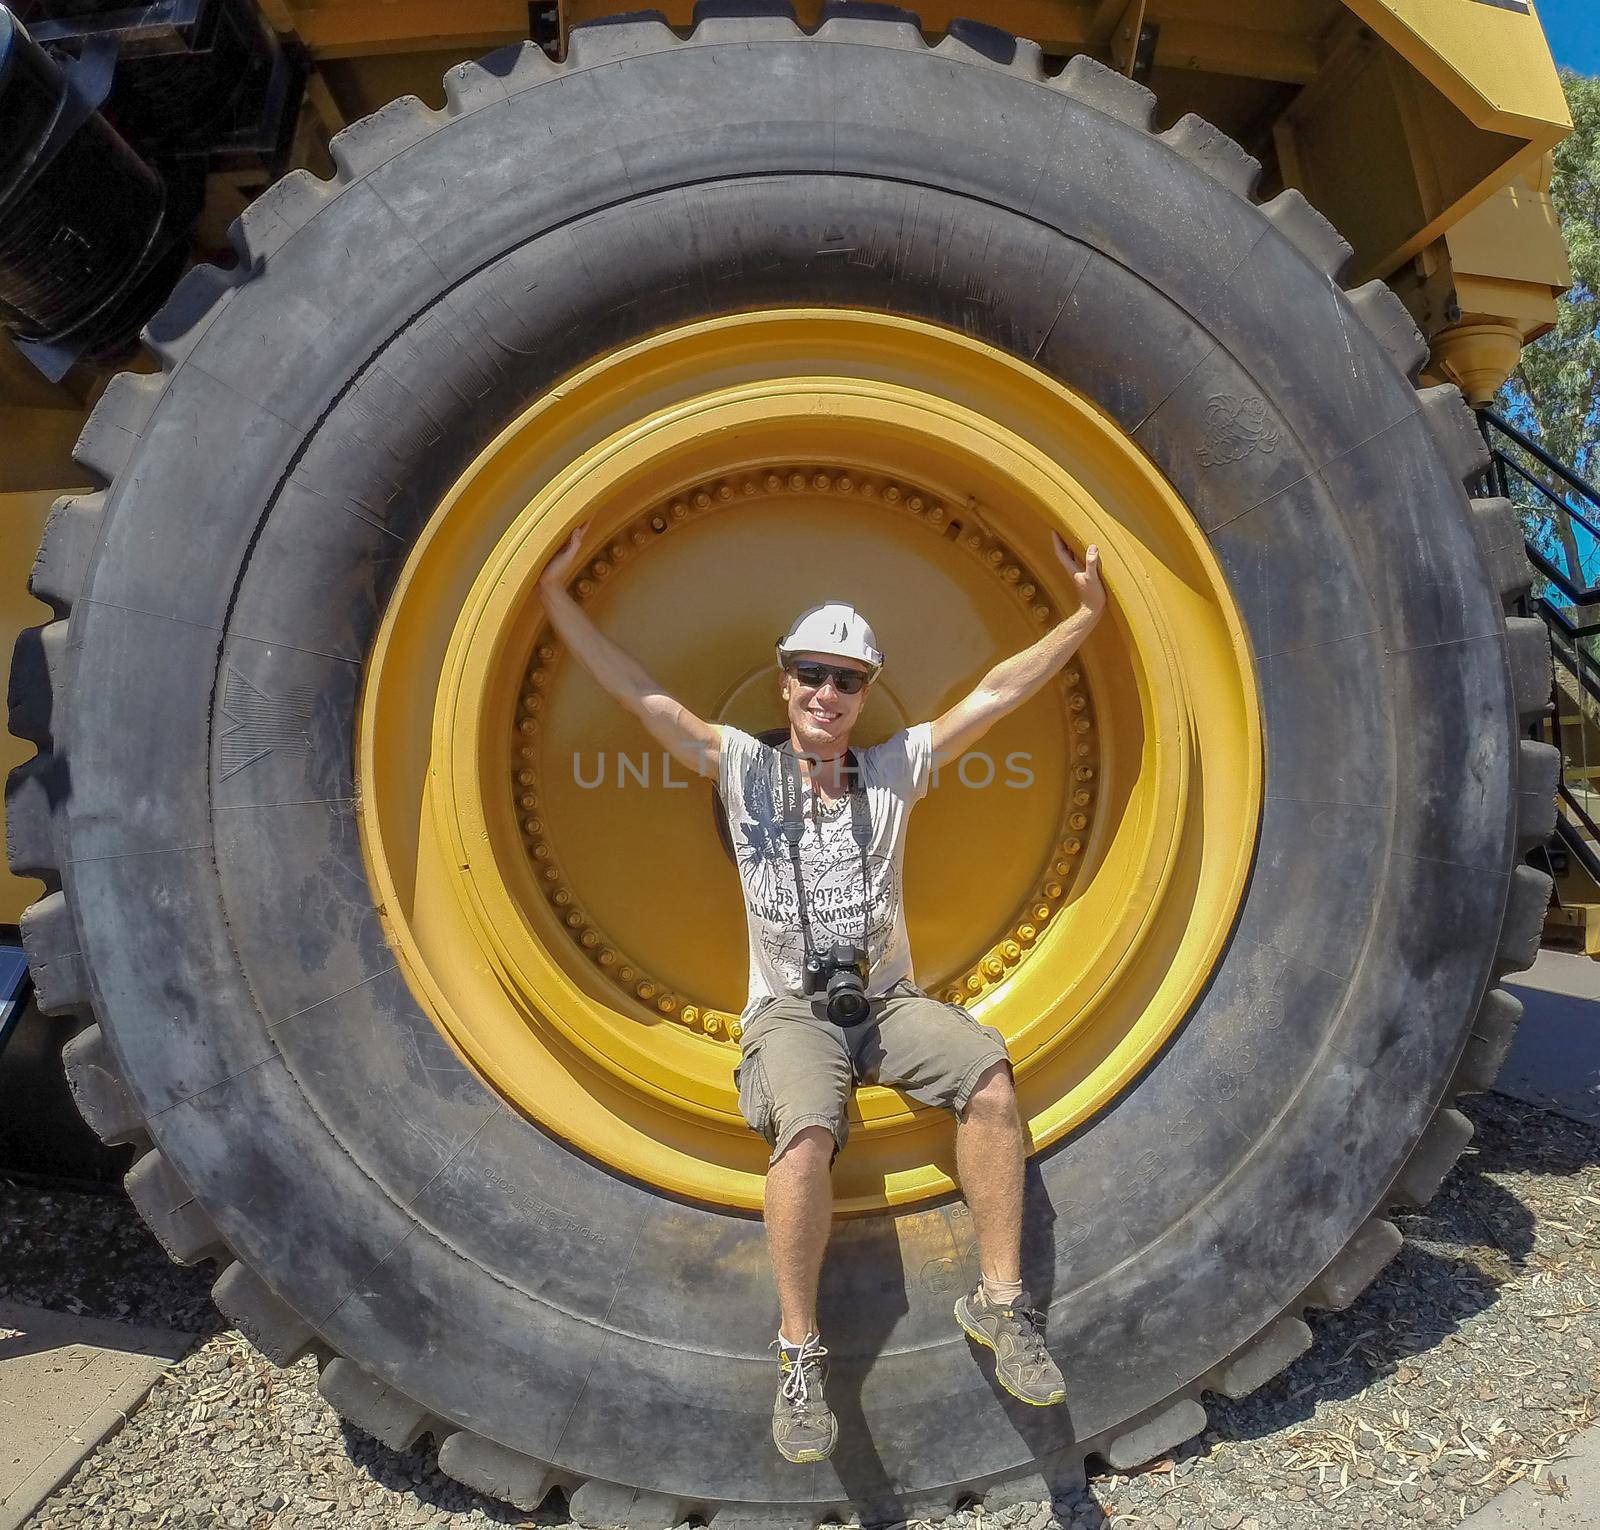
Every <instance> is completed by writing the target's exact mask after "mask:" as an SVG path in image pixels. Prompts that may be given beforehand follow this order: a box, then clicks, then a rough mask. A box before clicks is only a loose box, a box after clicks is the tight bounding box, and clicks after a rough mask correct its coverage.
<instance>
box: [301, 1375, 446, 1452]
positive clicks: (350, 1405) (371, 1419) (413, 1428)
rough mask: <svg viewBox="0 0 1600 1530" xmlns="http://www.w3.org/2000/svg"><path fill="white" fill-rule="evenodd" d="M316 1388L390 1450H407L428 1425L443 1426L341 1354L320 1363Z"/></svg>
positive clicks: (425, 1432) (335, 1408)
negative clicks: (321, 1364)
mask: <svg viewBox="0 0 1600 1530" xmlns="http://www.w3.org/2000/svg"><path fill="white" fill-rule="evenodd" d="M317 1391H319V1392H320V1393H321V1394H322V1398H323V1401H324V1402H326V1403H327V1404H328V1405H329V1406H330V1407H332V1408H333V1409H334V1411H335V1412H337V1413H338V1414H339V1415H340V1416H341V1417H343V1418H347V1419H349V1420H350V1422H351V1423H352V1424H354V1425H355V1426H356V1428H358V1429H361V1430H364V1431H365V1432H366V1433H367V1434H370V1435H371V1436H372V1437H373V1439H375V1440H379V1441H381V1442H382V1443H383V1444H385V1445H387V1446H388V1447H389V1449H390V1450H410V1449H411V1447H412V1446H413V1445H415V1444H416V1443H417V1441H418V1440H420V1439H421V1438H422V1436H423V1435H425V1434H427V1433H428V1431H429V1430H430V1429H435V1430H437V1429H440V1428H441V1427H442V1426H441V1425H440V1424H439V1421H438V1420H436V1419H435V1418H434V1417H433V1415H432V1414H431V1413H429V1412H428V1410H427V1409H426V1408H424V1407H423V1406H422V1404H421V1403H419V1402H417V1401H416V1400H415V1399H414V1398H411V1397H408V1396H406V1394H405V1393H404V1392H400V1391H397V1390H395V1388H393V1387H391V1386H389V1385H387V1384H386V1383H385V1382H382V1381H380V1380H379V1379H378V1378H377V1377H376V1376H374V1375H373V1374H372V1372H371V1371H369V1370H367V1369H365V1368H364V1367H363V1366H359V1365H357V1364H356V1363H355V1361H354V1360H347V1359H345V1357H344V1356H343V1355H336V1356H334V1358H333V1359H332V1360H330V1361H328V1363H327V1364H326V1365H325V1366H323V1367H322V1374H321V1375H319V1376H318V1377H317Z"/></svg>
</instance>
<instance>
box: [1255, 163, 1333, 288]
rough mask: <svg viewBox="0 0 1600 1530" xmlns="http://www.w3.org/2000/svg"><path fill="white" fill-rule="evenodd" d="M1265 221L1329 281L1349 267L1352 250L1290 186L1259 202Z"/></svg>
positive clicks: (1324, 219) (1329, 224)
mask: <svg viewBox="0 0 1600 1530" xmlns="http://www.w3.org/2000/svg"><path fill="white" fill-rule="evenodd" d="M1261 211H1262V212H1263V213H1265V214H1266V217H1267V221H1268V222H1269V223H1271V224H1272V226H1273V227H1274V228H1275V229H1277V231H1278V232H1279V233H1280V234H1282V235H1283V237H1284V238H1285V239H1287V240H1288V241H1289V243H1290V244H1292V245H1293V246H1294V247H1295V248H1296V249H1297V250H1299V252H1300V253H1301V254H1302V255H1304V256H1305V258H1306V259H1307V260H1309V261H1310V262H1311V264H1312V265H1314V266H1315V267H1316V268H1317V269H1318V270H1319V271H1320V272H1322V274H1323V275H1324V276H1326V277H1327V278H1328V279H1329V280H1330V281H1334V282H1337V281H1338V280H1339V278H1340V277H1341V276H1342V275H1343V274H1344V272H1345V271H1347V270H1348V269H1349V266H1350V262H1351V261H1352V260H1354V259H1355V258H1356V252H1355V251H1354V250H1353V249H1352V248H1351V247H1350V245H1349V243H1348V242H1347V241H1346V240H1345V238H1344V236H1343V235H1342V234H1341V233H1340V232H1339V231H1338V229H1336V228H1335V227H1334V226H1333V225H1332V224H1331V223H1330V222H1328V220H1327V219H1326V218H1324V217H1323V216H1322V214H1321V213H1319V212H1318V211H1317V210H1316V208H1314V207H1313V206H1312V205H1311V204H1310V203H1309V202H1308V201H1306V199H1305V196H1304V194H1303V193H1301V192H1299V191H1296V190H1295V189H1294V188H1293V187H1292V186H1291V187H1290V188H1289V190H1287V191H1280V192H1279V193H1278V195H1277V196H1275V197H1273V199H1272V200H1271V201H1270V202H1263V203H1262V204H1261Z"/></svg>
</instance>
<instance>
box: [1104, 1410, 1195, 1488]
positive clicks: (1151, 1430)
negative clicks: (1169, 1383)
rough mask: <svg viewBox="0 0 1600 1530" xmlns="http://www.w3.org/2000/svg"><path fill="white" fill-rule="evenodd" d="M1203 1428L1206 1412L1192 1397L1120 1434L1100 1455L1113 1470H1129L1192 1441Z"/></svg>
mask: <svg viewBox="0 0 1600 1530" xmlns="http://www.w3.org/2000/svg"><path fill="white" fill-rule="evenodd" d="M1205 1427H1206V1410H1205V1409H1204V1408H1203V1407H1201V1406H1200V1404H1199V1403H1197V1402H1195V1401H1194V1399H1193V1398H1189V1397H1185V1398H1184V1399H1182V1401H1180V1402H1175V1403H1173V1404H1172V1406H1171V1407H1169V1408H1163V1409H1162V1411H1161V1412H1160V1413H1158V1414H1156V1416H1155V1417H1154V1418H1152V1419H1147V1420H1146V1421H1145V1422H1144V1423H1142V1424H1140V1425H1139V1426H1138V1427H1137V1428H1134V1429H1129V1430H1128V1431H1127V1432H1126V1433H1124V1434H1119V1435H1118V1436H1117V1437H1116V1438H1115V1439H1114V1440H1112V1442H1111V1443H1110V1444H1109V1445H1107V1446H1106V1448H1105V1450H1104V1451H1102V1452H1101V1454H1103V1455H1104V1456H1105V1458H1106V1464H1107V1465H1108V1466H1109V1467H1110V1468H1111V1469H1112V1470H1113V1471H1117V1472H1127V1471H1132V1470H1133V1468H1134V1467H1136V1466H1143V1465H1144V1463H1145V1462H1146V1461H1153V1460H1154V1459H1155V1458H1156V1457H1157V1456H1160V1455H1165V1454H1166V1453H1167V1451H1169V1450H1174V1449H1176V1448H1177V1447H1178V1446H1179V1445H1181V1444H1183V1442H1184V1441H1185V1440H1189V1439H1193V1438H1194V1436H1195V1435H1197V1434H1199V1433H1200V1431H1201V1430H1203V1429H1204V1428H1205Z"/></svg>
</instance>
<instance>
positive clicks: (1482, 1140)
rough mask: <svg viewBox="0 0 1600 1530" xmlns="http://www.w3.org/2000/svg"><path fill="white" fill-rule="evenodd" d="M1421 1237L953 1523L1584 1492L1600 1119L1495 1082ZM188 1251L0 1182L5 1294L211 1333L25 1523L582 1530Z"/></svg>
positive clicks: (1028, 1527) (1038, 1528) (1079, 1526)
mask: <svg viewBox="0 0 1600 1530" xmlns="http://www.w3.org/2000/svg"><path fill="white" fill-rule="evenodd" d="M1466 1109H1467V1111H1468V1113H1469V1114H1470V1115H1471V1116H1472V1117H1473V1120H1474V1123H1475V1125H1476V1127H1477V1136H1476V1138H1475V1140H1474V1143H1473V1146H1472V1147H1471V1148H1469V1149H1468V1151H1467V1153H1466V1155H1465V1157H1464V1158H1463V1159H1462V1161H1461V1163H1460V1164H1458V1165H1457V1167H1456V1169H1455V1171H1454V1172H1453V1173H1452V1174H1451V1176H1450V1178H1449V1179H1448V1180H1447V1181H1446V1183H1445V1185H1444V1187H1443V1188H1442V1189H1441V1191H1440V1192H1439V1194H1438V1196H1436V1197H1435V1199H1434V1201H1433V1203H1432V1204H1431V1205H1430V1206H1428V1207H1427V1208H1426V1210H1424V1211H1419V1212H1413V1213H1410V1214H1409V1215H1406V1216H1404V1217H1402V1218H1401V1224H1402V1226H1403V1228H1404V1231H1405V1234H1406V1245H1405V1248H1404V1250H1403V1251H1402V1252H1401V1254H1400V1256H1399V1257H1398V1258H1397V1259H1396V1260H1395V1262H1394V1263H1393V1264H1392V1265H1391V1266H1390V1267H1389V1269H1388V1270H1387V1271H1386V1272H1385V1273H1384V1274H1383V1275H1382V1276H1381V1277H1380V1278H1379V1280H1378V1281H1377V1283H1376V1284H1375V1285H1374V1286H1373V1288H1372V1289H1371V1290H1369V1291H1368V1292H1367V1293H1366V1294H1365V1295H1364V1296H1363V1297H1362V1298H1361V1300H1360V1301H1358V1302H1357V1303H1356V1304H1355V1305H1354V1306H1353V1307H1352V1308H1350V1310H1349V1311H1347V1312H1343V1313H1338V1314H1324V1315H1319V1316H1317V1317H1315V1318H1313V1320H1312V1329H1313V1332H1314V1333H1315V1335H1316V1343H1315V1344H1314V1345H1313V1347H1312V1349H1311V1350H1310V1351H1309V1353H1307V1354H1306V1355H1305V1356H1304V1357H1303V1358H1302V1359H1301V1360H1300V1361H1299V1362H1298V1363H1297V1364H1296V1365H1295V1366H1293V1367H1292V1368H1291V1369H1290V1370H1289V1371H1287V1372H1285V1373H1284V1375H1282V1376H1280V1377H1278V1378H1277V1379H1276V1380H1275V1381H1273V1382H1272V1383H1270V1384H1269V1385H1268V1386H1266V1387H1264V1388H1262V1390H1261V1391H1259V1392H1257V1393H1256V1394H1255V1395H1254V1396H1253V1397H1250V1398H1247V1399H1245V1400H1244V1401H1243V1402H1237V1403H1227V1402H1222V1401H1214V1402H1212V1404H1211V1407H1210V1414H1211V1427H1210V1428H1209V1429H1208V1430H1207V1431H1206V1433H1205V1434H1204V1435H1203V1436H1201V1437H1200V1438H1199V1439H1198V1440H1195V1441H1192V1442H1190V1444H1189V1445H1187V1446H1186V1447H1184V1449H1183V1450H1181V1451H1179V1452H1177V1453H1176V1454H1175V1455H1174V1456H1173V1457H1172V1458H1171V1459H1169V1460H1164V1461H1160V1462H1157V1463H1155V1464H1154V1466H1152V1467H1150V1468H1147V1469H1146V1470H1144V1471H1142V1472H1139V1473H1136V1474H1135V1475H1133V1476H1131V1477H1130V1476H1120V1475H1118V1476H1103V1477H1100V1478H1097V1479H1095V1480H1094V1481H1093V1482H1091V1484H1090V1486H1089V1489H1088V1490H1087V1491H1086V1492H1085V1493H1084V1494H1083V1495H1082V1496H1080V1497H1079V1498H1077V1499H1074V1500H1072V1501H1070V1502H1057V1503H1056V1504H1054V1505H1053V1506H1052V1505H1049V1504H1039V1505H1022V1506H1020V1507H1018V1508H1014V1509H1009V1510H1007V1511H1006V1512H1004V1513H1002V1514H987V1515H985V1514H980V1513H967V1514H960V1515H957V1516H955V1517H954V1518H953V1519H952V1520H949V1521H946V1524H947V1526H949V1527H950V1530H1046V1527H1049V1526H1053V1525H1060V1526H1062V1527H1067V1530H1089V1527H1099V1526H1102V1525H1108V1524H1109V1525H1110V1526H1113V1527H1121V1526H1125V1525H1126V1526H1146V1527H1151V1530H1178V1527H1183V1530H1188V1527H1191V1526H1194V1527H1214V1530H1272V1527H1290V1526H1300V1525H1302V1524H1303V1523H1304V1522H1305V1520H1306V1519H1307V1518H1308V1511H1313V1510H1314V1511H1315V1512H1316V1513H1317V1516H1318V1519H1319V1522H1320V1523H1321V1524H1323V1525H1327V1526H1330V1527H1338V1526H1360V1525H1372V1526H1387V1525H1397V1524H1411V1523H1423V1524H1432V1525H1454V1524H1456V1523H1458V1522H1459V1521H1460V1520H1461V1519H1462V1518H1464V1517H1465V1516H1466V1515H1467V1514H1468V1513H1470V1512H1471V1511H1472V1510H1474V1509H1476V1508H1478V1507H1480V1506H1481V1505H1482V1504H1483V1503H1485V1502H1486V1501H1487V1500H1488V1499H1489V1498H1491V1497H1493V1496H1494V1494H1495V1493H1497V1492H1499V1491H1500V1490H1501V1489H1502V1488H1505V1487H1507V1486H1509V1485H1510V1484H1511V1483H1513V1482H1516V1481H1519V1480H1520V1479H1522V1478H1524V1477H1532V1478H1533V1479H1534V1480H1535V1481H1536V1482H1537V1483H1538V1484H1539V1486H1540V1487H1541V1488H1542V1489H1543V1490H1545V1491H1547V1492H1550V1493H1552V1494H1556V1495H1564V1494H1565V1492H1566V1482H1565V1479H1564V1477H1563V1474H1562V1466H1561V1462H1562V1457H1563V1454H1564V1447H1565V1446H1566V1444H1567V1442H1568V1441H1569V1440H1570V1439H1571V1438H1572V1436H1573V1435H1574V1434H1575V1433H1576V1432H1577V1431H1579V1430H1581V1429H1582V1428H1584V1426H1585V1425H1587V1424H1589V1423H1590V1422H1591V1421H1592V1420H1593V1419H1594V1417H1595V1415H1596V1412H1597V1411H1600V1132H1596V1131H1593V1130H1590V1129H1588V1128H1585V1127H1582V1126H1579V1125H1577V1124H1575V1123H1573V1122H1571V1121H1566V1120H1564V1119H1562V1118H1560V1117H1558V1116H1554V1115H1550V1114H1547V1113H1545V1112H1543V1111H1539V1110H1536V1109H1534V1108H1532V1107H1531V1106H1525V1105H1521V1104H1518V1103H1516V1102H1514V1101H1511V1100H1507V1099H1503V1098H1501V1097H1499V1096H1495V1095H1490V1096H1482V1097H1479V1098H1478V1099H1476V1100H1472V1101H1468V1102H1467V1105H1466ZM209 1281H210V1277H209V1274H208V1273H206V1272H205V1271H203V1270H202V1271H194V1270H184V1269H181V1268H178V1267H175V1266H173V1265H171V1264H169V1263H168V1262H167V1260H166V1257H165V1256H164V1255H163V1254H162V1253H161V1250H160V1249H159V1247H158V1246H157V1245H156V1243H155V1242H154V1240H153V1239H152V1238H150V1236H149V1235H148V1234H147V1233H146V1232H145V1231H144V1228H143V1225H142V1223H140V1221H139V1219H138V1217H137V1215H136V1214H135V1213H134V1211H133V1210H132V1208H131V1207H130V1206H129V1205H127V1203H126V1202H125V1201H123V1200H122V1199H121V1198H120V1197H118V1196H99V1195H83V1194H71V1193H64V1192H61V1191H44V1190H40V1189H38V1188H37V1187H30V1186H19V1185H16V1184H14V1183H11V1182H8V1181H6V1180H4V1179H3V1178H0V1289H3V1290H4V1291H5V1293H6V1294H8V1295H10V1296H11V1297H13V1298H15V1299H16V1300H18V1301H23V1302H31V1303H36V1304H39V1305H43V1306H47V1307H53V1308H57V1309H60V1310H65V1311H71V1312H81V1313H87V1314H90V1315H92V1316H97V1317H109V1318H121V1319H126V1320H128V1321H136V1322H144V1323H159V1324H166V1325H167V1326H170V1327H173V1328H180V1329H184V1330H186V1331H189V1332H193V1333H196V1334H199V1335H201V1336H202V1339H201V1342H200V1343H199V1344H198V1345H197V1347H196V1348H195V1349H194V1350H193V1351H192V1352H191V1353H190V1354H189V1356H188V1357H187V1358H186V1359H184V1360H183V1361H181V1362H180V1363H179V1364H177V1365H175V1366H174V1367H173V1368H172V1369H171V1370H170V1371H169V1372H168V1373H167V1374H166V1375H165V1376H164V1377H163V1378H162V1379H161V1381H159V1382H158V1383H157V1385H156V1387H155V1389H154V1390H153V1391H152V1392H151V1394H150V1397H149V1399H148V1400H147V1402H146V1403H145V1404H144V1405H143V1407H141V1408H140V1409H139V1410H138V1411H137V1412H136V1413H135V1414H134V1416H133V1418H132V1419H131V1421H130V1422H129V1424H128V1425H127V1427H126V1428H124V1429H123V1430H122V1432H121V1433H120V1434H118V1435H116V1436H115V1437H114V1438H113V1439H111V1440H110V1441H108V1442H107V1443H106V1444H105V1445H104V1446H102V1447H101V1449H100V1450H98V1451H97V1452H96V1453H95V1454H94V1455H92V1456H91V1457H90V1458H89V1459H88V1460H87V1461H85V1462H84V1463H83V1465H82V1466H81V1467H80V1468H79V1469H78V1471H77V1473H76V1474H75V1475H74V1476H73V1478H72V1479H71V1480H70V1481H69V1482H67V1483H66V1484H64V1485H63V1486H62V1487H61V1488H60V1489H59V1490H58V1491H57V1492H56V1493H55V1494H54V1495H53V1496H52V1497H51V1498H50V1499H48V1500H47V1501H46V1503H45V1504H44V1505H43V1506H42V1507H41V1508H40V1509H39V1510H38V1512H37V1513H36V1514H35V1515H34V1517H33V1518H32V1519H31V1520H30V1521H29V1522H28V1525H29V1530H57V1527H65V1526H69V1525H72V1526H83V1527H100V1526H110V1527H116V1530H121V1527H124V1526H126V1527H130V1530H131V1527H133V1526H135V1525H137V1526H139V1527H140V1530H144V1527H146V1526H150V1527H160V1526H195V1527H199V1526H205V1527H207V1530H210V1527H212V1526H216V1525H226V1526H229V1527H232V1530H245V1527H249V1530H258V1527H265V1526H271V1527H273V1530H295V1527H318V1530H328V1527H333V1526H341V1527H342V1526H346V1525H349V1526H364V1525H372V1526H379V1525H381V1526H385V1527H388V1526H394V1527H408V1526H430V1527H433V1526H439V1527H445V1526H449V1527H456V1526H466V1525H517V1526H522V1525H539V1526H558V1525H562V1524H564V1523H565V1518H564V1513H563V1506H562V1505H561V1504H560V1503H559V1501H553V1502H552V1503H551V1504H550V1505H549V1506H547V1508H546V1510H545V1511H543V1512H542V1513H540V1514H539V1515H536V1516H529V1515H526V1514H522V1513H519V1512H518V1511H516V1510H514V1509H511V1508H509V1507H508V1506H506V1505H504V1504H501V1503H498V1502H496V1501H494V1500H492V1499H487V1498H483V1497H480V1496H479V1495H477V1494H475V1493H471V1492H469V1491H468V1490H467V1489H465V1488H463V1487H461V1486H460V1485H459V1484H457V1483H454V1482H452V1481H451V1480H450V1479H449V1478H446V1477H444V1476H442V1475H441V1474H440V1473H439V1472H438V1471H437V1469H435V1468H434V1467H433V1466H432V1465H431V1464H430V1461H429V1459H428V1453H427V1452H425V1451H423V1450H416V1451H411V1452H408V1453H406V1454H404V1455H400V1454H396V1453H395V1452H394V1451H391V1450H388V1449H386V1448H385V1447H383V1446H381V1445H379V1444H377V1443H376V1442H374V1441H373V1440H370V1439H368V1438H367V1437H366V1436H364V1435H362V1434H360V1433H358V1432H357V1431H355V1430H354V1429H352V1428H350V1427H349V1426H348V1425H346V1424H343V1423H341V1421H340V1420H339V1419H338V1418H337V1417H336V1416H335V1415H334V1414H333V1412H332V1411H331V1410H330V1409H329V1408H328V1407H327V1405H326V1404H325V1403H323V1401H322V1400H321V1398H320V1397H319V1396H318V1394H317V1390H316V1377H315V1369H314V1365H313V1362H312V1361H311V1360H310V1359H309V1358H307V1359H304V1360H302V1361H300V1362H299V1364H297V1365H295V1366H293V1367H291V1368H290V1369H288V1370H285V1371H279V1370H277V1369H276V1368H274V1367H273V1366H272V1365H271V1364H270V1363H269V1362H268V1361H266V1360H264V1359H262V1358H261V1357H260V1356H258V1355H257V1354H256V1353H255V1351H254V1350H252V1349H251V1348H250V1346H249V1345H248V1344H247V1343H246V1342H245V1341H244V1339H243V1338H241V1337H240V1335H239V1334H238V1333H237V1332H235V1331H234V1330H232V1329H230V1328H228V1327H227V1326H226V1324H225V1321H224V1320H223V1319H222V1318H221V1317H220V1316H219V1315H218V1314H217V1313H216V1311H215V1309H214V1308H213V1307H212V1306H211V1303H210V1299H209Z"/></svg>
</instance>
